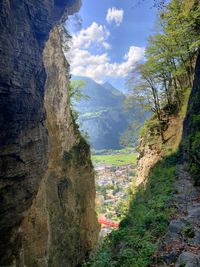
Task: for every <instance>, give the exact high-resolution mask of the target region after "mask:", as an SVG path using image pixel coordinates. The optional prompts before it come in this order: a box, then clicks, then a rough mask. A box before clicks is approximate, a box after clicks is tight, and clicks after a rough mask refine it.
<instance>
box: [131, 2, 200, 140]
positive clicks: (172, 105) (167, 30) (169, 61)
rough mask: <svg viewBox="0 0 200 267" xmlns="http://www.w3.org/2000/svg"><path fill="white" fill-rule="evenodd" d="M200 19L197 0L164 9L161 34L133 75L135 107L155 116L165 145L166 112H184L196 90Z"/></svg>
mask: <svg viewBox="0 0 200 267" xmlns="http://www.w3.org/2000/svg"><path fill="white" fill-rule="evenodd" d="M199 17H200V7H199V5H198V4H197V2H196V1H195V0H184V1H178V0H172V1H171V2H170V3H168V4H167V5H166V6H165V7H163V9H162V12H160V17H159V19H160V31H159V32H158V33H157V34H155V35H154V36H151V37H150V38H149V42H148V46H147V49H146V61H145V62H144V63H143V64H140V65H138V67H137V68H134V71H133V72H132V73H131V74H130V79H129V87H130V89H131V90H132V96H131V97H130V98H131V99H132V102H133V104H132V105H141V106H142V107H143V108H144V109H146V110H151V111H152V112H153V113H154V115H155V116H156V117H157V120H158V121H159V123H160V125H159V127H160V129H159V133H160V135H161V138H162V140H163V143H164V141H165V140H164V136H163V127H162V122H163V119H164V118H163V112H162V111H163V110H165V114H166V112H168V113H169V114H175V113H177V111H180V109H181V106H182V105H183V103H182V101H183V100H184V98H185V97H184V94H185V93H186V91H187V88H188V87H189V88H190V89H191V87H192V78H193V74H194V67H193V66H194V62H195V59H196V57H197V53H198V48H199V45H200V38H199V29H198V26H199ZM129 105H130V103H129Z"/></svg>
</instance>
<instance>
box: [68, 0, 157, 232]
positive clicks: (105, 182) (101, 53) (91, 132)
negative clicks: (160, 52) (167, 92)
mask: <svg viewBox="0 0 200 267" xmlns="http://www.w3.org/2000/svg"><path fill="white" fill-rule="evenodd" d="M112 4H113V3H112ZM94 6H95V4H94V3H92V2H91V1H89V0H88V1H83V3H82V7H81V9H80V11H79V12H78V13H75V14H73V15H72V16H69V17H68V20H67V21H66V23H65V25H64V27H65V29H66V31H67V32H66V33H65V37H64V38H63V50H64V53H65V56H66V59H67V61H68V62H69V63H70V69H71V75H70V97H71V109H72V115H73V118H74V120H75V121H76V124H78V127H79V130H80V132H81V134H82V136H83V137H84V139H85V140H86V141H87V143H88V144H89V145H90V149H91V159H92V163H93V166H94V170H95V184H96V201H95V202H96V212H97V216H98V222H99V223H100V225H101V231H100V237H105V236H106V235H107V234H109V233H110V232H111V231H112V229H116V228H118V227H119V223H120V221H121V220H122V219H123V218H124V217H125V214H126V212H127V210H128V206H129V201H130V198H131V197H132V196H131V194H132V193H133V190H134V188H135V186H136V165H137V157H138V155H139V154H138V151H137V146H138V145H139V140H138V139H139V132H140V129H141V127H142V125H143V124H144V121H145V119H147V118H149V116H150V114H151V112H150V111H148V110H143V108H141V107H140V106H139V105H137V104H136V103H134V102H133V101H132V100H133V99H132V92H131V89H130V88H131V87H132V81H131V80H132V79H133V75H134V73H133V72H134V71H135V69H137V66H138V65H139V64H141V63H142V62H143V61H144V51H145V43H146V41H147V36H148V35H149V32H150V30H151V28H153V27H154V26H153V25H154V23H155V18H156V13H157V9H156V8H153V1H152V2H151V3H143V4H142V5H141V3H139V2H136V3H133V2H132V1H129V3H126V4H122V3H121V4H118V5H117V6H116V5H114V4H113V6H111V2H108V3H99V4H98V8H99V10H98V12H97V11H94V12H92V13H91V10H92V9H93V8H94ZM88 14H90V15H88ZM140 14H143V16H145V17H146V19H145V21H144V22H143V24H141V25H140V26H138V28H135V29H134V30H133V31H132V33H128V30H129V27H130V26H129V27H128V26H127V24H130V25H132V24H137V25H139V24H140V21H141V18H140ZM145 27H147V28H146V29H144V28H145ZM134 31H135V32H134ZM138 32H140V35H139V36H138V35H137V33H138ZM63 34H64V33H63ZM121 34H122V35H123V37H122V38H123V42H120V44H119V45H117V42H118V41H119V40H120V38H121V37H120V35H121Z"/></svg>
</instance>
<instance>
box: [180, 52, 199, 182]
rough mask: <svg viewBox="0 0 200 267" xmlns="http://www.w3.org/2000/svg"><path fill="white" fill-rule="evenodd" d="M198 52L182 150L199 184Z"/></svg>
mask: <svg viewBox="0 0 200 267" xmlns="http://www.w3.org/2000/svg"><path fill="white" fill-rule="evenodd" d="M199 99H200V54H199V55H198V57H197V62H196V67H195V77H194V82H193V88H192V92H191V95H190V100H189V105H188V111H187V116H186V118H185V121H184V131H183V142H182V145H183V151H184V158H185V161H187V163H188V167H189V168H188V169H189V171H190V173H191V174H192V176H193V177H194V179H195V183H196V185H200V175H199V173H200V167H199V166H200V104H199Z"/></svg>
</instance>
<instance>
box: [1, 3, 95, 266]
mask: <svg viewBox="0 0 200 267" xmlns="http://www.w3.org/2000/svg"><path fill="white" fill-rule="evenodd" d="M79 5H80V3H79V1H75V0H63V1H60V0H54V1H50V0H46V1H41V0H34V1H33V0H22V1H20V5H19V1H17V0H12V1H7V0H3V1H1V3H0V13H1V17H0V25H1V28H0V37H1V39H0V40H1V42H0V61H1V64H2V65H1V70H0V127H1V132H0V147H1V149H0V236H1V239H0V266H8V265H13V266H69V267H70V266H76V265H77V264H78V263H80V262H81V260H83V258H84V257H85V255H86V254H87V253H88V252H89V250H91V248H92V247H93V245H94V243H95V239H96V236H97V230H96V229H97V228H98V227H97V223H96V217H95V213H94V196H95V188H94V178H93V169H92V165H91V161H90V154H89V148H88V146H87V144H86V143H85V142H84V140H83V139H82V138H81V137H80V135H79V133H78V131H77V130H76V126H75V124H74V122H73V119H72V116H71V112H70V108H69V96H68V68H69V66H68V65H67V63H66V62H65V61H64V59H63V54H62V49H61V44H60V41H61V39H60V35H59V30H58V28H57V27H55V28H54V26H55V25H56V24H57V23H59V21H62V20H63V19H64V18H65V17H66V15H67V13H69V12H73V11H75V10H77V9H78V8H79ZM22 14H23V15H22ZM53 28H54V30H52V29H53ZM51 30H52V32H51V34H50V39H49V41H48V42H47V44H46V45H45V43H46V41H47V40H48V37H49V32H50V31H51ZM44 47H45V52H44V61H43V50H44ZM43 62H44V63H45V66H44V63H43ZM45 68H46V71H45ZM45 82H46V85H45ZM44 98H45V101H44ZM45 114H46V116H45Z"/></svg>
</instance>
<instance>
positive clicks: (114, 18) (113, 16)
mask: <svg viewBox="0 0 200 267" xmlns="http://www.w3.org/2000/svg"><path fill="white" fill-rule="evenodd" d="M123 16H124V10H123V9H117V8H116V7H112V8H109V9H108V11H107V15H106V20H107V22H108V23H109V24H111V23H112V22H114V23H115V24H116V26H119V25H120V24H121V23H122V20H123Z"/></svg>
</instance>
